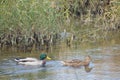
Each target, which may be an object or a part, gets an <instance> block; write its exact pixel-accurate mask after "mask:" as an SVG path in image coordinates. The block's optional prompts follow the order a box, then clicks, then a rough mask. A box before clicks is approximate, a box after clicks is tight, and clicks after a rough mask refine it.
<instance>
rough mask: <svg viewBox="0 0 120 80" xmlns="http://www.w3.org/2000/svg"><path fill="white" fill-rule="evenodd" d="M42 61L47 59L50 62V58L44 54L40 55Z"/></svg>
mask: <svg viewBox="0 0 120 80" xmlns="http://www.w3.org/2000/svg"><path fill="white" fill-rule="evenodd" d="M44 59H49V60H51V58H50V57H48V56H47V54H45V53H42V54H40V60H44Z"/></svg>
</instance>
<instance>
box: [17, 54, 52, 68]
mask: <svg viewBox="0 0 120 80" xmlns="http://www.w3.org/2000/svg"><path fill="white" fill-rule="evenodd" d="M45 59H49V60H50V59H51V58H50V57H48V56H47V54H45V53H43V54H41V55H40V60H38V59H36V58H32V57H27V58H16V59H15V61H16V62H17V63H18V64H23V65H41V66H45V64H46V60H45Z"/></svg>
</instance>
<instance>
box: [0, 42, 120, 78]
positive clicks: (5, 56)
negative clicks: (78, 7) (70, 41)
mask: <svg viewBox="0 0 120 80" xmlns="http://www.w3.org/2000/svg"><path fill="white" fill-rule="evenodd" d="M113 42H114V41H113ZM48 55H49V56H50V57H52V59H53V60H50V61H47V64H46V67H40V66H25V65H18V64H16V62H15V61H14V59H15V58H16V57H26V56H30V57H36V58H38V57H39V53H23V54H22V53H20V52H19V53H17V52H13V51H1V52H0V80H120V45H119V44H118V43H117V44H116V43H114V44H112V43H107V44H104V43H103V45H98V44H97V45H96V44H94V45H92V46H87V47H85V46H84V45H80V47H79V46H78V47H74V48H66V47H64V46H62V47H61V48H59V49H57V48H56V49H55V50H52V52H48ZM86 55H90V56H91V57H92V59H93V63H94V68H93V69H92V70H91V71H90V72H86V71H85V69H84V68H83V67H81V68H73V67H66V66H63V65H62V64H61V62H60V61H62V60H71V59H81V60H83V59H84V57H85V56H86Z"/></svg>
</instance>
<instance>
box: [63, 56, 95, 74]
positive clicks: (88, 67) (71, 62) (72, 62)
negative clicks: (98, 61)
mask: <svg viewBox="0 0 120 80" xmlns="http://www.w3.org/2000/svg"><path fill="white" fill-rule="evenodd" d="M62 64H63V65H64V66H72V67H81V66H84V67H85V70H86V71H87V72H89V71H90V70H91V69H92V68H93V67H94V64H93V63H92V58H91V57H90V56H86V57H85V59H84V60H83V61H81V60H79V59H73V60H68V61H62Z"/></svg>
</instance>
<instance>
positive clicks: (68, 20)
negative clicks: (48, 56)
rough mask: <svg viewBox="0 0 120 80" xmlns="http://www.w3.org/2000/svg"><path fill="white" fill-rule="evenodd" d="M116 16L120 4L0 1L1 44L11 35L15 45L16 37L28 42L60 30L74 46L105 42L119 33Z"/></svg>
mask: <svg viewBox="0 0 120 80" xmlns="http://www.w3.org/2000/svg"><path fill="white" fill-rule="evenodd" d="M119 14H120V2H119V0H110V2H109V0H101V1H100V0H1V1H0V37H1V43H2V41H4V40H5V39H8V35H11V34H12V39H11V41H12V43H15V39H14V38H16V37H17V36H24V38H25V39H26V42H27V40H28V38H29V37H33V35H34V33H36V34H39V33H40V34H42V35H47V36H50V35H53V34H56V33H60V32H62V31H63V30H67V32H70V33H72V36H71V37H73V36H75V37H76V38H77V39H78V40H77V42H86V41H95V40H99V39H104V38H106V36H108V33H109V31H116V30H117V31H118V30H119V29H120V22H119V21H120V16H119ZM13 36H14V37H13ZM4 37H7V38H4ZM72 40H73V38H72ZM23 44H24V43H23Z"/></svg>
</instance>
